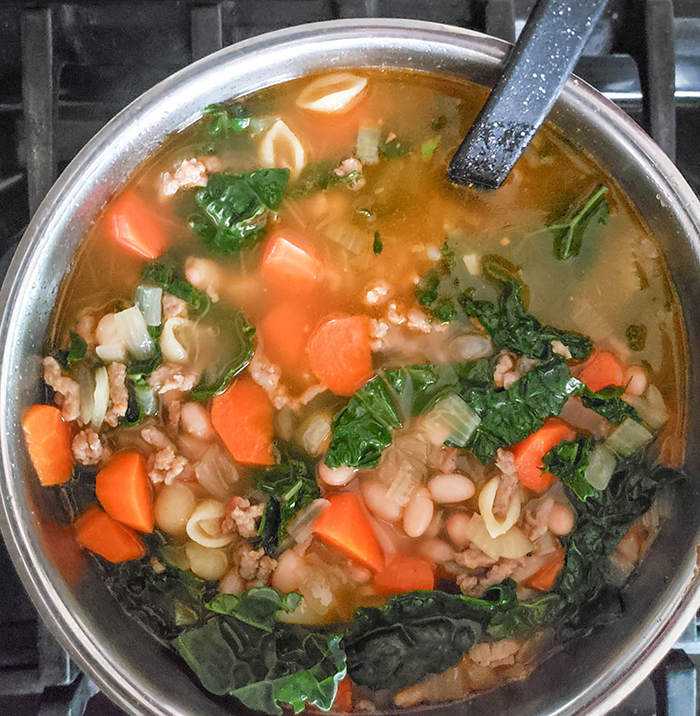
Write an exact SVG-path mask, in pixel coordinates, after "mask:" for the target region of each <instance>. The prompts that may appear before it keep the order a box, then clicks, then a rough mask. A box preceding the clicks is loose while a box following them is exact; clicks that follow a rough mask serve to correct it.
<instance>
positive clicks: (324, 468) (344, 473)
mask: <svg viewBox="0 0 700 716" xmlns="http://www.w3.org/2000/svg"><path fill="white" fill-rule="evenodd" d="M356 473H357V470H356V469H355V468H354V467H348V466H347V465H341V466H340V467H328V465H326V463H325V462H322V463H321V464H320V465H319V466H318V476H319V477H320V478H321V480H323V482H325V483H326V485H331V486H332V487H342V486H343V485H347V484H348V482H350V481H351V480H352V479H353V478H354V477H355V474H356Z"/></svg>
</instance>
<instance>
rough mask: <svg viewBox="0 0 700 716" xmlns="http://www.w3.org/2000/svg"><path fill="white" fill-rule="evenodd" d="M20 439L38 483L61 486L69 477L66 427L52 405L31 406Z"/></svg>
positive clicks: (71, 469) (69, 465) (70, 464)
mask: <svg viewBox="0 0 700 716" xmlns="http://www.w3.org/2000/svg"><path fill="white" fill-rule="evenodd" d="M22 429H23V430H24V438H25V440H26V441H27V449H28V450H29V457H30V458H31V460H32V464H33V465H34V469H35V470H36V474H37V475H38V476H39V482H40V483H41V484H42V485H61V484H63V483H64V482H68V480H70V478H71V475H72V474H73V451H72V449H71V434H70V425H68V423H67V422H66V421H65V420H64V419H63V415H61V411H60V410H59V409H58V408H57V407H55V406H54V405H32V407H31V408H29V410H28V412H27V415H26V416H25V418H24V420H23V421H22Z"/></svg>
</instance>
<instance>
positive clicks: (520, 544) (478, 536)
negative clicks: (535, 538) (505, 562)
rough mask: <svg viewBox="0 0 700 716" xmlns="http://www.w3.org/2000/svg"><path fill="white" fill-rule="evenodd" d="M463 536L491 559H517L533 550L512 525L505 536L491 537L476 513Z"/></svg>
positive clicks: (518, 529)
mask: <svg viewBox="0 0 700 716" xmlns="http://www.w3.org/2000/svg"><path fill="white" fill-rule="evenodd" d="M465 536H467V537H468V538H469V541H470V542H473V543H474V544H475V545H476V546H477V547H478V548H479V549H480V550H481V551H482V552H485V553H486V554H487V555H488V556H489V557H491V559H500V558H501V557H505V558H507V559H519V558H520V557H524V556H525V555H526V554H528V553H529V552H532V550H533V549H534V548H535V545H533V544H532V542H530V540H529V539H528V538H527V537H526V536H525V534H524V533H523V531H522V530H521V529H520V527H518V526H517V525H513V527H511V528H510V529H509V530H508V532H506V533H505V534H502V535H499V536H498V537H491V535H490V534H489V531H488V529H486V524H485V523H484V520H483V518H482V517H481V515H479V514H478V513H474V514H473V515H472V518H471V520H469V525H467V528H466V530H465Z"/></svg>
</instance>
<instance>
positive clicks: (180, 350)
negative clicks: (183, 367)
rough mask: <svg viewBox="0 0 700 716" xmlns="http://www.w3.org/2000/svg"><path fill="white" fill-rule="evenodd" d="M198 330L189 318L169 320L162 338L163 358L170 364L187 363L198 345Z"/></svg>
mask: <svg viewBox="0 0 700 716" xmlns="http://www.w3.org/2000/svg"><path fill="white" fill-rule="evenodd" d="M196 330H197V329H196V327H195V324H194V323H192V321H190V320H188V319H187V318H179V317H177V316H173V317H172V318H168V320H167V321H166V322H165V323H164V324H163V332H162V333H161V336H160V349H161V351H162V352H163V358H165V360H166V361H168V362H170V363H187V361H188V360H190V357H191V355H190V354H191V353H192V350H193V346H194V344H195V343H196V339H195V331H196Z"/></svg>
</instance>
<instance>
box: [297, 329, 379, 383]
mask: <svg viewBox="0 0 700 716" xmlns="http://www.w3.org/2000/svg"><path fill="white" fill-rule="evenodd" d="M308 351H309V359H310V361H311V370H313V372H314V373H315V374H316V377H317V378H318V379H319V380H320V381H321V382H322V383H324V384H325V386H326V387H327V388H328V389H329V390H330V391H332V392H333V393H335V394H336V395H344V396H351V395H352V394H353V393H354V392H355V391H356V390H357V389H358V388H361V387H362V386H363V385H364V384H365V383H366V382H367V380H368V378H369V377H370V376H371V375H372V351H371V349H370V345H369V323H368V321H367V317H366V316H345V317H342V318H329V319H327V320H325V321H324V322H323V323H322V324H321V325H320V326H319V327H318V328H317V329H316V330H315V331H314V333H313V335H312V336H311V339H310V340H309V347H308Z"/></svg>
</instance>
